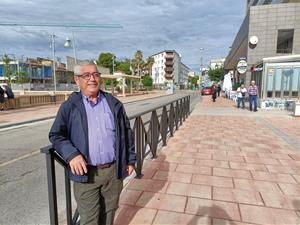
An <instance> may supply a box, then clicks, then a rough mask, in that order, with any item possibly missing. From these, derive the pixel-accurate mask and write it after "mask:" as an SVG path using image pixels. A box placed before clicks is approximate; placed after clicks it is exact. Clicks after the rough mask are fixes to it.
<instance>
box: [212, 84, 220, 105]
mask: <svg viewBox="0 0 300 225" xmlns="http://www.w3.org/2000/svg"><path fill="white" fill-rule="evenodd" d="M211 90H212V100H213V102H215V101H216V99H217V92H218V87H217V85H216V84H213V86H212V87H211Z"/></svg>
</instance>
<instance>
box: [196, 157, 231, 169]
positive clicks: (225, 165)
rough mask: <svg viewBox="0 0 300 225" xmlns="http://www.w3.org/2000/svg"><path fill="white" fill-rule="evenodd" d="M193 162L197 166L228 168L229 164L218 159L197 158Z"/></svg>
mask: <svg viewBox="0 0 300 225" xmlns="http://www.w3.org/2000/svg"><path fill="white" fill-rule="evenodd" d="M195 164H196V165H198V166H210V167H221V168H229V164H228V162H227V161H220V160H209V159H197V160H196V163H195Z"/></svg>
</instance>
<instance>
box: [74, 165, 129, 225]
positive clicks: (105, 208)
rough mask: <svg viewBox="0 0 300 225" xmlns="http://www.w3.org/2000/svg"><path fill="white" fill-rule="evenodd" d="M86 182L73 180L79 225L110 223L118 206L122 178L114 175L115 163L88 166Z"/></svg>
mask: <svg viewBox="0 0 300 225" xmlns="http://www.w3.org/2000/svg"><path fill="white" fill-rule="evenodd" d="M88 176H89V180H88V182H87V183H79V182H74V195H75V199H76V202H77V207H78V211H79V215H80V225H112V224H113V222H114V216H115V212H116V210H117V208H118V204H119V197H120V193H121V191H122V188H123V180H120V179H117V177H116V165H115V164H114V165H112V166H111V167H109V168H105V169H100V168H92V167H88Z"/></svg>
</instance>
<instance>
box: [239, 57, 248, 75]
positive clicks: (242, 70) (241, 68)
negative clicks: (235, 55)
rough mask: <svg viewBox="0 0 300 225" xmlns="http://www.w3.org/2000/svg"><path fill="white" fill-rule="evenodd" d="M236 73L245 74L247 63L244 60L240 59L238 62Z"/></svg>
mask: <svg viewBox="0 0 300 225" xmlns="http://www.w3.org/2000/svg"><path fill="white" fill-rule="evenodd" d="M237 71H238V72H239V73H241V74H243V73H246V71H247V61H246V60H244V59H241V60H239V61H238V64H237Z"/></svg>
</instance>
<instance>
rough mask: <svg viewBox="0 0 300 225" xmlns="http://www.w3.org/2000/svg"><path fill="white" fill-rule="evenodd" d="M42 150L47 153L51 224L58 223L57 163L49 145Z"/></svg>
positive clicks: (55, 224)
mask: <svg viewBox="0 0 300 225" xmlns="http://www.w3.org/2000/svg"><path fill="white" fill-rule="evenodd" d="M42 151H43V152H44V153H46V167H47V181H48V198H49V213H50V224H51V225H58V213H57V196H56V180H55V165H54V156H53V154H52V151H53V149H52V148H49V147H48V148H44V149H42Z"/></svg>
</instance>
